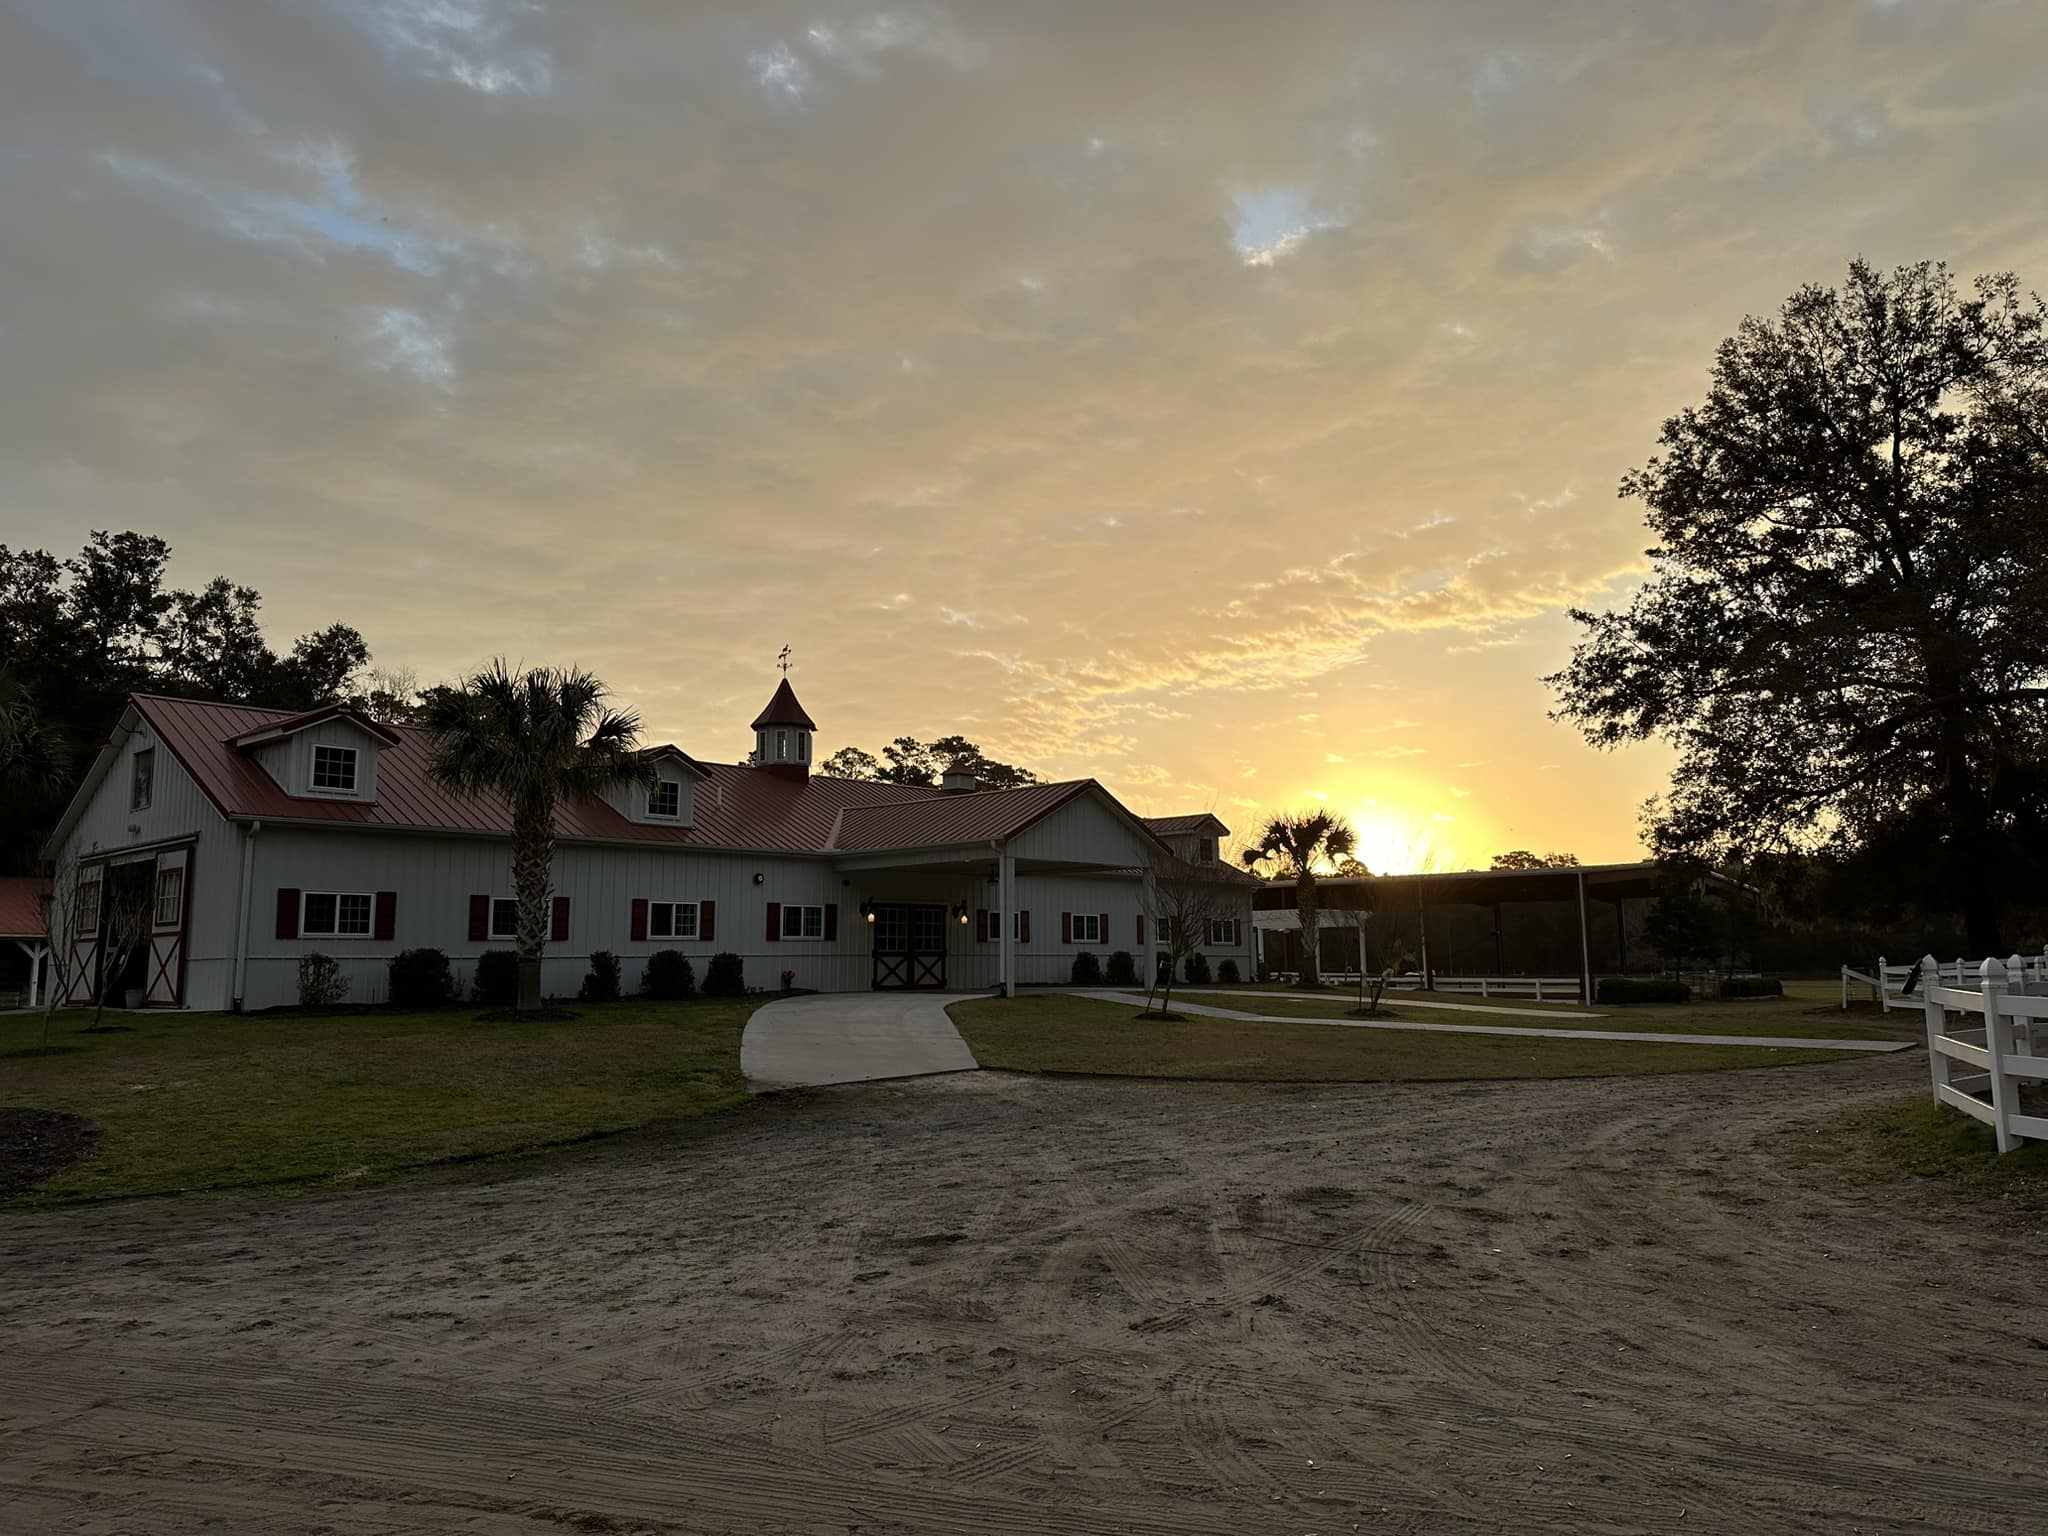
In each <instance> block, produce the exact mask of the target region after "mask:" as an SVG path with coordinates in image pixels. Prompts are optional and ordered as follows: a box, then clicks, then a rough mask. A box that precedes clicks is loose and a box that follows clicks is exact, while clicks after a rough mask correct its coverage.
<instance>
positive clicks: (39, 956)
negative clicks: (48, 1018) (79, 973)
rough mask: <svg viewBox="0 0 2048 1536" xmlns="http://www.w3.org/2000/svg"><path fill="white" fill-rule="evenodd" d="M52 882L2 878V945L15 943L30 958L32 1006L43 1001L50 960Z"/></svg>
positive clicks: (0, 921) (29, 972) (0, 918)
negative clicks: (48, 912)
mask: <svg viewBox="0 0 2048 1536" xmlns="http://www.w3.org/2000/svg"><path fill="white" fill-rule="evenodd" d="M49 899H50V882H49V881H47V880H39V879H35V878H32V877H28V876H10V877H7V878H4V879H0V943H11V944H13V945H14V946H15V947H16V948H17V949H19V950H20V951H21V952H22V953H23V954H25V955H27V956H28V1005H29V1007H31V1008H34V1007H37V1006H39V1005H40V1004H41V1002H42V1000H43V964H44V962H45V961H46V960H47V959H48V958H49V954H50V939H49V923H48V919H47V918H46V917H45V915H44V913H45V904H46V903H47V902H48V901H49Z"/></svg>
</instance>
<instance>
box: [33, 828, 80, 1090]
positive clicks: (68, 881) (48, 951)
mask: <svg viewBox="0 0 2048 1536" xmlns="http://www.w3.org/2000/svg"><path fill="white" fill-rule="evenodd" d="M78 886H79V878H78V855H77V854H76V853H69V854H65V855H63V856H61V857H59V858H58V859H57V861H56V862H55V863H54V864H53V865H52V866H51V868H50V888H49V889H48V890H47V891H45V892H44V893H43V899H42V902H41V916H42V922H43V975H42V982H43V993H42V1009H43V1035H42V1039H41V1040H40V1041H39V1042H38V1045H37V1048H38V1049H39V1050H45V1051H47V1050H48V1049H49V1048H50V1016H51V1015H52V1014H54V1013H55V1012H56V1011H57V1005H58V1004H59V1003H60V1002H62V1001H63V1000H64V999H66V998H68V997H69V996H70V995H71V992H72V988H73V986H74V985H75V983H76V981H77V972H76V970H75V969H74V967H73V965H72V958H71V957H72V942H71V939H72V934H73V933H74V932H75V931H76V925H77V922H78Z"/></svg>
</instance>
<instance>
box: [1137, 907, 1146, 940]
mask: <svg viewBox="0 0 2048 1536" xmlns="http://www.w3.org/2000/svg"><path fill="white" fill-rule="evenodd" d="M1138 947H1139V948H1140V949H1143V948H1144V947H1145V914H1144V913H1142V912H1140V913H1139V914H1138Z"/></svg>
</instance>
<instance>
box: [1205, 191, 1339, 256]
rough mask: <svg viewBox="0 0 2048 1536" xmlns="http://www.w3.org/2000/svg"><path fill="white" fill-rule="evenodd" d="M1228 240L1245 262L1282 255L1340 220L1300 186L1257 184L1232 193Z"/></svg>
mask: <svg viewBox="0 0 2048 1536" xmlns="http://www.w3.org/2000/svg"><path fill="white" fill-rule="evenodd" d="M1231 201H1232V203H1233V205H1234V215H1233V217H1232V220H1231V228H1230V243H1231V244H1232V245H1233V246H1235V247H1236V248H1237V253H1238V255H1240V256H1242V257H1243V258H1244V259H1245V260H1246V261H1248V262H1258V261H1261V260H1271V259H1272V258H1273V257H1274V256H1277V255H1282V254H1285V253H1286V252H1287V251H1288V250H1290V249H1292V248H1293V247H1294V246H1296V245H1298V244H1299V243H1300V242H1301V241H1302V240H1303V239H1305V238H1306V237H1307V236H1309V235H1311V234H1313V233H1314V232H1315V231H1317V230H1319V229H1331V228H1334V227H1335V226H1336V225H1338V224H1339V223H1341V222H1342V221H1341V220H1339V219H1337V218H1336V217H1334V216H1333V215H1331V214H1329V213H1327V212H1325V211H1323V210H1322V209H1319V208H1317V207H1316V206H1315V205H1314V204H1313V203H1312V202H1310V201H1309V196H1308V194H1307V193H1306V192H1305V191H1303V190H1302V189H1301V188H1300V187H1284V186H1275V187H1259V188H1256V189H1253V190H1249V191H1242V192H1236V193H1233V194H1232V196H1231Z"/></svg>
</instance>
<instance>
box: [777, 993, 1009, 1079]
mask: <svg viewBox="0 0 2048 1536" xmlns="http://www.w3.org/2000/svg"><path fill="white" fill-rule="evenodd" d="M983 995H984V994H982V993H978V992H977V993H971V994H968V993H958V992H955V993H943V992H827V993H820V994H819V995H817V996H815V997H786V998H781V999H779V1000H777V1001H775V1002H772V1003H767V1004H764V1005H763V1006H762V1007H760V1008H757V1009H755V1010H754V1016H753V1017H752V1018H751V1019H749V1020H747V1027H746V1031H745V1033H743V1034H742V1035H741V1036H740V1071H741V1072H742V1073H744V1074H745V1076H746V1079H747V1086H748V1087H750V1088H752V1089H753V1090H754V1091H755V1092H756V1093H764V1092H773V1091H774V1090H775V1089H777V1088H815V1087H820V1086H823V1085H824V1084H827V1083H868V1082H874V1081H876V1080H878V1079H881V1078H888V1077H922V1076H925V1075H926V1074H928V1073H932V1072H972V1071H973V1070H974V1069H975V1068H976V1066H978V1065H979V1063H977V1062H976V1061H975V1059H974V1053H973V1052H972V1051H970V1050H968V1049H967V1042H966V1041H965V1040H962V1039H961V1038H960V1031H959V1030H957V1029H955V1028H954V1027H953V1021H952V1020H951V1019H949V1018H947V1017H946V1004H948V1003H951V1002H957V1001H958V1000H959V999H960V998H961V997H963V996H974V997H980V996H983Z"/></svg>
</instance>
